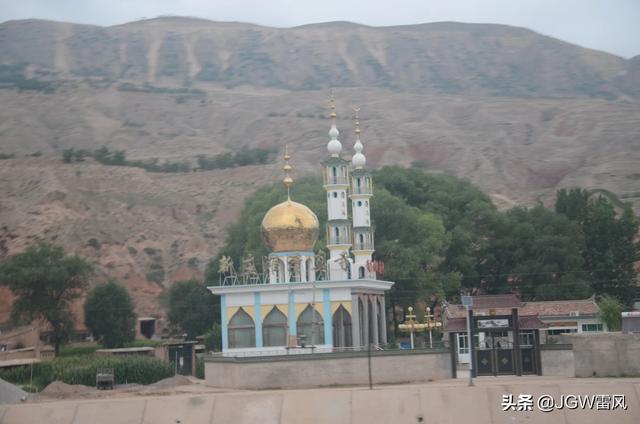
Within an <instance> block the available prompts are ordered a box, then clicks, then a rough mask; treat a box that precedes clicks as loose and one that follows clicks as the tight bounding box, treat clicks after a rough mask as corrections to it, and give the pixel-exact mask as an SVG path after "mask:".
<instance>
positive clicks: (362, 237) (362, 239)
mask: <svg viewBox="0 0 640 424" xmlns="http://www.w3.org/2000/svg"><path fill="white" fill-rule="evenodd" d="M359 236H360V237H359V238H360V243H364V236H363V235H362V234H359Z"/></svg>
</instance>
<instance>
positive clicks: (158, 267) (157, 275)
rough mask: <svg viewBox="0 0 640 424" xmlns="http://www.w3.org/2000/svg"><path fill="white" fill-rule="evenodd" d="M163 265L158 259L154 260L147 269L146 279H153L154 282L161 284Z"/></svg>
mask: <svg viewBox="0 0 640 424" xmlns="http://www.w3.org/2000/svg"><path fill="white" fill-rule="evenodd" d="M164 276H165V273H164V266H163V265H162V263H161V262H159V261H154V262H152V263H151V265H149V270H148V271H147V272H146V274H145V278H146V279H147V281H153V282H154V283H156V284H162V282H163V281H164Z"/></svg>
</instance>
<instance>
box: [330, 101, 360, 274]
mask: <svg viewBox="0 0 640 424" xmlns="http://www.w3.org/2000/svg"><path fill="white" fill-rule="evenodd" d="M339 134H340V132H339V131H338V129H337V128H336V106H335V102H334V100H333V96H332V97H331V129H330V130H329V137H330V140H329V143H328V144H327V150H328V151H329V158H328V159H327V160H326V161H325V162H324V163H323V165H324V172H323V174H324V189H325V190H326V192H327V249H329V259H328V261H327V263H328V272H329V275H328V278H329V279H331V280H346V279H349V278H351V277H352V272H351V271H352V268H353V260H352V259H351V258H350V256H349V249H350V248H351V222H350V221H349V214H348V206H347V195H348V193H347V192H348V190H349V161H347V160H344V159H342V158H341V157H340V152H341V151H342V143H340V141H339V140H338V135H339Z"/></svg>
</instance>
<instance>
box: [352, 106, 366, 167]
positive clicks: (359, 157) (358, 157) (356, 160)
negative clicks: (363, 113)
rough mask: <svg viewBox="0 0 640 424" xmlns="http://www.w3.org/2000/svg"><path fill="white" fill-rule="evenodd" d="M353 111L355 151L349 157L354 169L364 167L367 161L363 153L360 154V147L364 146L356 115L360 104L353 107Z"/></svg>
mask: <svg viewBox="0 0 640 424" xmlns="http://www.w3.org/2000/svg"><path fill="white" fill-rule="evenodd" d="M353 112H354V116H355V121H356V129H355V131H354V132H355V133H356V142H355V144H354V145H353V150H355V151H356V153H355V154H354V155H353V157H352V158H351V163H352V164H353V166H354V167H355V168H356V169H362V168H364V165H365V164H366V163H367V158H366V157H365V156H364V154H362V149H363V148H364V146H363V145H362V142H361V141H360V120H359V116H358V112H360V106H356V107H354V108H353Z"/></svg>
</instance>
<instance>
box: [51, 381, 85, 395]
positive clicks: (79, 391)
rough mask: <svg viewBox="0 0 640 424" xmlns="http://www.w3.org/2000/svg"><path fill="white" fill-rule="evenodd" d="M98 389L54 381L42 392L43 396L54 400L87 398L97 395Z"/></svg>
mask: <svg viewBox="0 0 640 424" xmlns="http://www.w3.org/2000/svg"><path fill="white" fill-rule="evenodd" d="M95 392H96V389H94V388H93V387H89V386H83V385H82V384H67V383H63V382H62V381H54V382H53V383H51V384H49V385H48V386H47V387H45V388H44V390H42V392H40V395H41V396H48V397H54V398H66V397H76V396H87V395H92V394H95Z"/></svg>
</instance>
